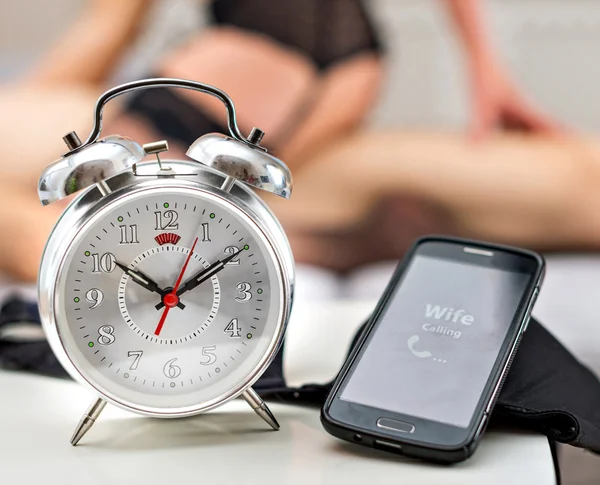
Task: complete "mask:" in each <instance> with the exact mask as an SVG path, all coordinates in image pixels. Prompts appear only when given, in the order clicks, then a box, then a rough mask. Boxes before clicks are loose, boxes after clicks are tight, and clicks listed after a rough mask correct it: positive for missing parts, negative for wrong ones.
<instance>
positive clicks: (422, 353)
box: [406, 335, 447, 364]
mask: <svg viewBox="0 0 600 485" xmlns="http://www.w3.org/2000/svg"><path fill="white" fill-rule="evenodd" d="M418 341H419V336H418V335H412V336H410V337H408V340H407V341H406V345H408V350H410V351H411V352H412V353H413V354H414V355H415V356H417V357H418V358H419V359H428V358H430V357H431V358H433V360H434V361H435V362H441V363H442V364H445V363H446V362H447V360H446V359H438V358H436V357H433V354H432V353H431V352H429V350H416V349H415V344H416V343H417V342H418Z"/></svg>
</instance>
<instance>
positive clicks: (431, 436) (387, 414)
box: [322, 236, 544, 458]
mask: <svg viewBox="0 0 600 485" xmlns="http://www.w3.org/2000/svg"><path fill="white" fill-rule="evenodd" d="M465 247H469V248H476V249H480V250H482V251H492V252H493V253H494V254H493V256H491V257H490V256H484V255H482V254H474V253H467V252H465V251H464V248H465ZM417 254H422V255H426V256H432V257H439V258H442V259H450V260H453V261H461V262H465V263H466V264H476V265H478V266H487V267H496V268H501V269H504V270H508V271H511V270H512V271H515V270H518V271H521V272H525V273H527V274H529V275H530V278H529V281H528V283H527V286H526V288H525V291H524V292H523V296H522V297H521V301H520V302H519V305H518V307H517V310H516V312H515V316H514V317H513V320H512V322H511V324H510V328H509V330H508V331H507V334H506V338H505V341H504V342H503V344H502V347H501V350H500V352H499V354H498V357H497V359H496V362H495V363H494V367H493V369H492V372H491V373H490V377H489V378H488V380H487V382H486V385H485V388H484V391H483V393H482V395H481V398H480V400H479V402H478V404H477V406H476V409H475V412H474V414H473V417H472V418H471V421H470V423H469V425H468V427H466V428H462V427H458V426H453V425H449V424H445V423H441V422H438V421H433V420H428V419H423V418H420V417H416V416H411V415H407V414H402V413H397V412H393V411H388V410H384V409H378V408H373V407H371V406H366V405H362V404H357V403H353V402H349V401H345V400H342V399H341V398H340V396H339V394H340V390H341V389H343V386H344V385H345V383H346V381H347V379H348V378H349V376H350V375H351V373H352V371H353V369H354V368H355V366H356V364H357V362H358V360H359V359H358V358H359V357H360V355H362V352H363V351H364V349H365V348H366V346H367V344H368V342H369V341H370V338H371V336H372V335H373V331H374V329H375V328H376V327H377V324H378V322H379V321H380V317H381V316H382V314H383V312H384V311H385V309H386V308H387V305H388V302H389V301H390V299H391V298H392V297H393V296H394V294H395V291H396V289H397V288H398V287H399V285H400V284H401V283H402V280H403V278H404V276H405V275H406V274H407V271H408V270H409V268H410V265H411V263H412V261H413V259H414V257H415V256H416V255H417ZM543 274H544V260H543V258H542V257H541V256H540V255H538V254H537V253H534V252H532V251H527V250H523V249H518V248H512V247H507V246H501V245H496V244H489V243H484V242H480V241H472V240H466V239H458V238H449V237H440V236H428V237H424V238H421V239H419V240H417V241H416V242H415V244H414V245H413V246H412V248H411V249H410V251H409V252H408V253H407V254H406V256H405V257H404V259H403V260H402V261H401V262H400V264H399V265H398V267H397V269H396V271H395V272H394V275H393V276H392V278H391V280H390V282H389V284H388V286H387V288H386V290H385V292H384V294H383V296H382V297H381V299H380V301H379V303H378V304H377V307H376V309H375V311H374V312H373V314H372V316H371V318H370V319H369V322H368V324H367V326H366V328H365V330H364V331H363V333H362V335H361V338H360V339H359V341H358V342H357V345H356V346H355V348H354V350H353V352H352V353H351V355H350V356H349V357H348V359H347V360H346V363H345V364H344V366H343V368H342V370H341V371H340V373H339V374H338V377H337V378H336V380H335V382H334V384H333V387H332V390H331V391H330V393H329V396H328V398H327V401H326V403H325V405H324V406H323V409H322V420H323V423H324V425H326V428H328V429H330V428H331V427H333V428H338V429H339V430H340V431H346V432H348V431H349V432H351V433H358V434H361V435H368V436H370V437H371V440H372V439H384V440H387V441H392V442H398V443H404V444H406V443H408V444H412V445H415V447H424V448H430V449H435V450H438V451H440V452H444V451H447V452H453V451H456V450H461V449H462V450H467V449H468V448H469V447H471V446H472V445H473V443H474V442H475V441H476V440H477V439H478V438H479V435H480V434H481V430H482V428H483V427H484V425H485V420H486V418H487V414H488V412H489V411H490V410H491V407H492V405H493V404H494V400H495V399H496V398H497V396H498V394H499V390H500V386H501V384H502V380H503V378H504V377H505V375H506V373H507V371H508V364H509V363H510V361H511V358H512V356H513V354H514V351H516V347H517V343H518V339H519V338H520V335H521V333H522V331H523V330H524V327H525V325H526V323H527V318H528V316H529V315H528V311H529V310H530V308H529V307H530V304H531V303H532V299H533V298H534V296H535V292H536V291H537V288H538V287H539V285H540V284H541V280H542V278H543ZM382 417H383V418H389V419H395V420H399V421H405V422H408V423H411V424H413V425H414V426H415V430H414V433H411V434H409V433H404V432H394V431H392V430H388V429H384V428H379V427H377V425H376V422H377V419H379V418H382ZM334 434H335V433H334ZM342 434H343V433H342ZM340 437H344V438H346V439H349V436H340ZM363 444H369V440H364V442H363ZM371 445H372V442H371ZM407 454H410V453H407ZM468 454H470V453H468V452H467V451H465V456H464V457H463V458H465V457H466V456H468ZM438 458H439V456H438Z"/></svg>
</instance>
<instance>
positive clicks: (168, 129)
mask: <svg viewBox="0 0 600 485" xmlns="http://www.w3.org/2000/svg"><path fill="white" fill-rule="evenodd" d="M126 109H127V111H128V112H129V113H131V114H133V115H135V116H139V117H142V118H144V119H145V120H146V121H147V122H148V123H149V124H150V125H151V126H152V127H153V128H154V129H155V130H156V131H158V132H159V133H160V134H161V135H162V136H164V137H165V138H167V139H169V140H173V141H177V142H180V143H181V145H184V146H189V145H191V144H192V143H193V142H194V141H195V140H196V138H198V137H199V136H202V135H204V134H206V133H213V132H217V133H227V132H228V130H227V128H226V127H224V126H221V125H220V123H217V122H215V121H213V120H212V118H211V117H210V116H209V115H208V114H206V113H205V112H204V111H203V110H201V109H200V108H199V107H197V106H194V105H192V104H191V103H189V102H188V101H187V100H186V99H185V98H183V97H182V96H181V94H180V92H179V91H177V90H174V89H152V90H149V89H146V90H143V91H139V92H136V93H135V94H134V95H132V96H131V97H130V98H129V101H128V102H127V104H126Z"/></svg>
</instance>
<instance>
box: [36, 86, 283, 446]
mask: <svg viewBox="0 0 600 485" xmlns="http://www.w3.org/2000/svg"><path fill="white" fill-rule="evenodd" d="M155 87H178V88H184V89H191V90H197V91H201V92H203V93H206V94H210V95H212V96H215V97H217V98H218V99H220V100H221V101H222V102H223V103H224V105H225V107H226V108H227V113H228V128H229V131H230V135H231V136H225V135H223V134H218V133H212V134H208V135H204V136H201V137H200V138H198V139H197V140H196V141H195V142H194V143H193V144H192V145H191V146H190V147H189V149H188V151H187V156H188V157H189V158H190V159H191V160H168V159H166V158H165V159H164V160H161V157H160V153H162V152H164V151H166V150H167V149H168V145H167V143H166V142H165V141H158V142H154V143H149V144H145V145H140V144H138V143H136V142H135V141H133V140H131V139H129V138H125V137H122V136H116V135H113V136H108V137H106V138H103V139H99V135H100V131H101V123H102V110H103V107H104V105H105V104H106V103H107V102H108V101H109V100H110V99H112V98H114V97H116V96H119V95H121V94H123V93H126V92H129V91H133V90H140V89H148V88H155ZM262 135H263V133H262V132H261V131H260V130H258V129H256V128H254V129H253V130H252V132H251V133H250V135H249V136H248V137H247V138H245V137H244V136H242V135H241V133H240V130H239V128H238V126H237V122H236V117H235V108H234V105H233V102H232V101H231V99H230V98H229V97H228V96H227V95H226V94H225V93H224V92H222V91H220V90H219V89H217V88H215V87H212V86H209V85H206V84H202V83H198V82H194V81H188V80H180V79H168V78H161V79H146V80H142V81H136V82H133V83H128V84H124V85H121V86H118V87H116V88H114V89H111V90H109V91H107V92H106V93H104V94H103V95H102V96H101V97H100V98H99V99H98V102H97V104H96V108H95V118H94V127H93V129H92V132H91V134H90V136H89V137H88V138H87V140H86V141H85V142H83V143H82V142H81V141H80V140H79V138H78V136H77V135H76V134H75V133H74V132H72V133H69V134H68V135H67V136H65V138H64V140H65V142H66V143H67V146H68V148H69V152H68V153H66V154H65V155H64V156H63V157H62V158H61V159H59V160H58V161H56V162H54V163H53V164H51V165H50V166H49V167H47V168H46V169H45V171H44V173H43V174H42V177H41V179H40V182H39V187H38V192H39V196H40V199H41V201H42V203H43V204H50V203H52V202H54V201H56V200H59V199H62V198H64V197H67V196H69V195H71V194H74V193H76V192H80V191H81V193H80V194H78V195H77V196H76V199H75V200H73V201H72V202H71V204H70V205H69V207H68V208H67V209H66V211H65V212H64V214H63V215H62V217H61V218H60V220H59V221H58V223H57V224H56V226H55V227H54V229H53V231H52V234H51V235H50V238H49V240H48V243H47V245H46V248H45V251H44V254H43V258H42V263H41V268H40V273H39V283H38V284H39V287H38V289H39V307H40V314H41V318H42V323H43V327H44V330H45V332H46V335H47V338H48V341H49V342H50V345H51V347H52V350H53V352H54V353H55V354H56V356H57V357H58V359H59V361H60V362H61V364H62V365H63V366H64V368H65V369H66V370H67V371H68V372H69V374H70V375H71V376H72V377H74V378H75V379H76V380H78V381H79V382H81V383H83V384H85V385H86V386H88V387H90V388H91V389H93V390H94V391H95V392H96V393H97V395H98V397H97V399H95V400H94V402H93V403H92V404H91V406H90V407H89V409H88V410H87V411H86V412H85V414H84V416H83V418H82V419H81V421H80V422H79V425H78V426H77V428H76V430H75V433H74V435H73V437H72V439H71V443H72V444H73V445H75V444H77V442H78V441H79V440H80V439H81V438H82V436H83V435H84V434H85V433H86V432H87V431H88V430H89V429H90V427H91V426H92V425H93V424H94V422H95V420H96V419H97V417H98V416H99V414H100V413H101V411H102V409H103V408H104V406H105V405H106V403H107V402H108V403H112V404H114V405H117V406H120V407H122V408H124V409H126V410H129V411H132V412H135V413H139V414H143V415H147V416H153V417H161V418H175V417H184V416H191V415H195V414H198V413H202V412H205V411H208V410H210V409H213V408H215V407H217V406H220V405H222V404H224V403H226V402H227V401H229V400H230V399H233V398H236V397H242V398H243V399H245V400H246V401H247V402H248V403H249V404H250V405H251V406H252V408H253V409H254V410H255V411H256V412H257V414H258V415H259V416H261V417H262V418H263V419H264V420H265V421H266V422H267V423H268V424H269V425H270V426H271V427H272V428H273V429H278V428H279V425H278V423H277V421H276V419H275V417H274V416H273V415H272V413H271V412H270V411H269V409H268V407H267V406H266V404H265V403H264V401H263V400H262V399H261V398H260V397H259V396H258V394H257V393H256V392H255V391H254V390H253V389H252V387H251V386H252V385H253V383H255V382H256V380H257V379H258V378H259V377H260V375H261V374H262V373H263V372H264V371H265V370H266V368H267V366H268V365H269V364H270V362H271V361H272V360H273V358H274V356H275V354H276V353H277V350H278V349H279V347H280V344H281V343H282V339H283V336H284V331H285V327H286V324H287V321H288V318H289V315H290V309H291V306H292V295H293V286H294V267H293V258H292V253H291V250H290V246H289V244H288V241H287V239H286V236H285V234H284V232H283V230H282V228H281V226H280V225H279V223H278V221H277V219H276V218H275V216H274V215H273V214H272V212H271V211H270V210H269V209H268V207H267V206H266V205H265V204H264V203H263V202H262V200H261V199H260V197H259V196H258V195H257V193H256V192H255V191H254V190H253V189H262V190H266V191H268V192H272V193H274V194H277V195H279V196H281V197H284V198H289V197H290V195H291V185H292V184H291V176H290V173H289V170H288V169H287V167H286V166H285V164H284V163H283V162H282V161H280V160H278V159H277V158H275V157H273V156H272V155H270V154H269V153H267V151H266V150H265V149H264V148H262V147H261V146H260V141H261V138H262ZM147 155H154V156H155V160H151V161H142V159H143V158H145V157H146V156H147ZM82 189H84V190H82Z"/></svg>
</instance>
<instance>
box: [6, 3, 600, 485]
mask: <svg viewBox="0 0 600 485" xmlns="http://www.w3.org/2000/svg"><path fill="white" fill-rule="evenodd" d="M207 3H210V2H199V1H195V0H154V1H152V0H127V1H124V0H121V1H119V0H89V1H83V0H52V1H51V2H48V1H41V0H19V1H15V0H0V143H2V145H3V146H4V147H5V153H4V156H3V161H2V163H1V164H0V198H1V197H4V199H5V201H6V202H7V203H0V231H3V230H10V231H12V233H13V234H14V237H12V238H8V239H10V240H4V241H0V270H2V272H3V274H4V275H5V277H6V278H5V283H4V286H2V287H0V290H2V289H3V291H8V290H7V288H10V287H11V286H10V285H12V284H14V283H15V282H19V283H20V282H23V281H25V282H27V281H29V282H32V281H34V280H35V277H36V272H37V265H38V262H39V255H40V254H41V250H42V248H43V244H44V242H45V240H46V238H47V235H48V232H49V231H50V229H51V227H52V225H53V224H54V222H55V221H56V218H57V217H58V216H59V214H60V212H61V211H62V209H63V208H64V206H60V207H54V206H52V207H51V208H47V209H44V210H42V209H41V207H39V206H38V203H37V200H36V193H35V188H36V182H37V178H38V176H39V174H40V172H41V170H42V168H43V167H45V166H46V165H47V164H48V163H50V162H51V161H52V160H54V159H56V158H58V157H59V156H60V155H61V153H62V152H63V151H64V147H63V145H62V142H61V136H62V135H63V134H64V133H66V132H67V131H71V130H73V129H77V131H78V132H79V134H80V136H81V137H82V138H83V137H85V136H86V134H87V132H88V130H89V129H90V125H91V115H92V107H93V103H94V101H95V99H96V98H97V96H98V94H99V93H101V92H102V91H104V90H105V89H107V88H108V87H110V86H113V85H114V84H117V83H121V82H126V81H130V80H134V79H138V78H141V77H149V76H151V75H164V76H173V77H187V78H193V79H196V80H199V81H204V82H209V83H213V84H216V85H218V86H219V87H221V88H222V89H224V90H225V91H227V92H228V93H229V94H231V95H232V97H233V99H234V101H235V102H236V105H237V106H238V111H239V114H240V122H241V126H242V128H243V129H244V130H245V131H248V130H249V128H250V127H251V126H253V125H254V124H256V125H257V126H260V127H261V128H263V129H265V131H266V132H267V136H266V138H265V143H266V145H267V146H269V148H271V149H273V151H274V152H275V153H276V154H278V155H280V156H281V158H283V159H284V160H286V161H287V162H289V164H290V166H291V168H292V171H293V173H294V176H295V193H294V197H293V198H292V201H290V203H289V205H284V204H282V203H280V202H279V201H274V200H270V199H269V203H270V204H271V206H272V207H273V209H274V211H275V212H276V213H277V215H278V217H279V218H280V219H281V221H282V223H283V225H284V226H285V228H286V230H287V232H288V235H289V236H290V240H291V243H292V246H293V249H294V253H295V255H296V258H297V260H298V262H299V263H300V271H299V284H298V291H299V298H298V300H299V302H302V301H307V300H314V299H321V300H327V299H340V298H358V297H359V298H373V299H375V298H377V296H378V295H379V294H380V292H381V289H382V288H383V285H384V284H385V282H386V280H387V278H388V277H389V274H390V272H391V271H392V268H393V265H394V263H393V262H394V261H396V260H397V259H398V258H400V257H401V256H402V254H403V252H404V250H405V249H406V247H407V246H408V244H409V243H410V241H412V239H413V238H415V237H416V236H418V235H420V234H424V233H430V232H438V233H439V232H442V233H450V234H455V235H460V236H465V237H474V238H481V239H488V240H492V241H495V242H501V243H508V244H514V245H521V246H525V247H529V248H532V249H536V250H540V251H543V252H544V253H545V254H546V255H547V257H548V268H549V269H548V277H547V280H546V283H545V285H544V289H543V291H542V293H541V296H540V299H539V301H538V304H537V305H536V309H535V312H534V313H535V314H536V316H538V317H539V318H540V319H541V321H542V322H543V323H544V324H545V325H546V326H548V328H549V329H550V330H551V331H552V332H553V333H554V335H556V336H557V337H558V338H559V339H560V340H561V342H563V343H564V344H565V345H566V346H567V347H568V348H569V349H570V350H571V351H572V352H573V353H574V354H575V355H576V356H577V357H578V358H579V359H580V360H582V361H583V362H584V363H585V364H587V365H588V366H590V367H591V368H592V369H594V370H595V371H596V372H597V373H598V372H600V354H599V352H598V348H599V344H600V325H599V324H598V322H597V319H596V318H595V315H596V311H595V302H596V301H597V297H598V294H600V277H599V276H598V275H600V258H599V257H598V256H597V251H598V249H600V138H597V135H598V134H600V97H599V96H598V86H600V63H599V62H598V59H597V58H598V52H599V51H598V48H599V46H600V2H598V1H597V0H570V1H568V2H566V1H561V0H482V1H478V0H454V1H452V0H401V1H400V0H369V1H366V2H362V3H361V2H355V1H351V0H347V1H343V0H327V1H325V0H323V1H322V2H321V3H319V2H316V1H309V0H303V2H292V1H290V2H287V1H286V2H281V1H280V2H273V1H272V2H268V1H266V0H256V1H255V2H253V1H252V0H247V1H237V2H236V1H233V0H218V1H217V2H215V5H219V7H215V8H213V7H212V6H209V5H207ZM286 9H287V10H286ZM297 9H300V10H297ZM296 25H299V26H300V27H299V28H294V27H295V26H296ZM232 28H233V31H232V30H231V29H232ZM236 29H237V30H236ZM294 36H296V37H294ZM153 96H158V94H153ZM160 96H163V95H160ZM169 96H171V97H169ZM153 99H156V98H153ZM158 99H159V101H158V102H155V101H152V102H150V101H149V99H148V98H145V97H144V96H137V97H135V96H134V97H132V98H130V99H128V100H127V101H125V102H123V103H120V104H118V103H117V104H116V106H115V107H114V108H113V110H112V111H109V112H108V113H107V122H106V125H105V132H104V133H105V134H108V133H115V132H116V133H119V134H122V135H126V136H132V137H133V138H135V139H136V140H137V141H139V142H140V143H146V142H149V141H154V140H157V139H162V138H167V139H169V142H170V143H172V145H171V146H172V147H173V150H172V151H173V154H174V155H179V154H181V153H182V152H184V151H185V147H186V144H189V142H190V140H193V139H194V138H196V137H197V136H200V135H201V134H202V132H203V131H214V130H215V129H219V126H220V125H222V122H223V118H222V114H221V113H219V112H218V110H217V109H216V108H215V105H212V104H211V102H210V101H206V100H199V99H196V98H193V99H192V98H190V97H188V96H186V95H183V96H177V95H174V94H168V95H167V94H165V95H164V97H162V98H158ZM177 115H181V116H183V117H184V118H185V119H184V122H185V125H184V128H181V127H179V128H178V126H179V125H177V124H176V123H175V122H169V120H171V119H172V117H173V116H177ZM188 132H189V133H188ZM14 207H18V208H19V210H18V211H15V210H13V209H14ZM300 304H301V303H300ZM598 462H599V460H598V459H597V458H595V457H593V456H591V455H589V454H587V453H584V452H582V451H580V450H576V449H573V448H570V447H563V448H562V449H561V463H562V469H563V477H564V483H566V484H567V485H575V484H592V483H597V477H598V476H599V475H600V464H599V463H598Z"/></svg>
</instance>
